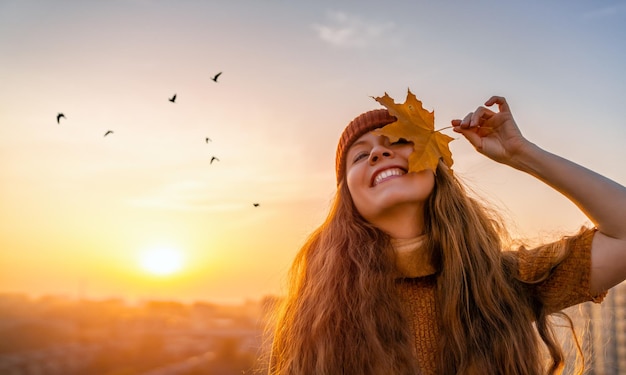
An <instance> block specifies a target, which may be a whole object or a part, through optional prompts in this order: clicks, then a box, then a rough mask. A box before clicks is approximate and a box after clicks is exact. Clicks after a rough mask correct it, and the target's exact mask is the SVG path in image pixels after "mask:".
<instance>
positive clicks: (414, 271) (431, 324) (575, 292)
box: [392, 229, 606, 375]
mask: <svg viewBox="0 0 626 375" xmlns="http://www.w3.org/2000/svg"><path fill="white" fill-rule="evenodd" d="M594 233H595V230H594V229H589V230H585V231H582V232H581V233H579V234H578V235H576V236H574V237H569V238H565V239H563V240H561V241H567V249H568V250H569V254H568V255H567V256H565V258H563V255H562V254H560V253H559V251H558V250H557V249H558V248H559V247H557V246H553V245H554V244H549V245H545V246H541V247H539V248H536V249H533V250H523V249H520V250H518V251H516V252H515V253H516V254H517V256H518V259H519V275H520V280H522V282H524V281H531V280H538V279H540V280H543V281H541V282H539V283H532V284H529V288H528V290H529V291H530V293H532V294H533V296H534V297H535V298H538V299H540V300H541V301H542V302H543V304H544V306H546V308H547V309H548V310H549V311H551V312H556V311H560V310H562V309H565V308H566V307H569V306H573V305H575V304H578V303H582V302H586V301H594V302H597V303H599V302H601V301H602V299H603V298H604V296H605V295H606V291H605V292H603V293H601V294H600V295H598V296H592V295H591V294H590V293H589V275H590V270H591V256H590V255H591V252H590V250H591V240H592V239H593V234H594ZM421 241H422V238H416V239H411V240H393V241H392V245H393V246H394V249H395V251H396V254H397V268H398V270H399V272H400V273H401V275H400V278H399V283H398V288H399V293H400V297H401V299H402V300H403V301H404V303H405V306H406V309H407V313H408V318H409V324H410V325H411V329H412V331H413V339H414V348H415V354H416V356H417V360H418V363H419V364H420V367H421V370H422V373H423V374H424V375H434V374H436V363H437V355H438V350H439V349H438V347H437V342H438V338H439V334H440V332H439V325H438V323H437V315H438V306H437V303H436V298H435V290H436V283H437V279H436V275H435V272H436V271H435V269H434V267H433V266H432V263H431V262H430V259H429V258H428V256H427V255H425V254H424V253H423V252H421V251H420V249H421V246H420V244H421ZM561 241H559V242H561ZM555 244H556V243H555ZM562 258H563V259H562ZM561 259H562V261H560V262H559V260H561Z"/></svg>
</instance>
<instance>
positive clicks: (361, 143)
mask: <svg viewBox="0 0 626 375" xmlns="http://www.w3.org/2000/svg"><path fill="white" fill-rule="evenodd" d="M366 143H367V142H366V141H364V140H361V141H356V142H354V143H353V144H352V146H350V149H348V151H350V150H352V149H354V148H356V147H357V146H361V145H364V144H366Z"/></svg>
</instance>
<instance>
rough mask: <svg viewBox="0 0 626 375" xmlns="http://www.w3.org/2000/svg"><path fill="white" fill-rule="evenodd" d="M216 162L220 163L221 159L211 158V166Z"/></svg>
mask: <svg viewBox="0 0 626 375" xmlns="http://www.w3.org/2000/svg"><path fill="white" fill-rule="evenodd" d="M214 161H220V159H218V158H216V157H215V156H213V157H211V162H210V163H209V164H213V162H214Z"/></svg>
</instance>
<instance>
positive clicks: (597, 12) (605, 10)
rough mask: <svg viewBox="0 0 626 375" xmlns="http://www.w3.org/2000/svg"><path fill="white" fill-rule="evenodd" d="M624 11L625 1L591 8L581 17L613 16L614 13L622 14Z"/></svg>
mask: <svg viewBox="0 0 626 375" xmlns="http://www.w3.org/2000/svg"><path fill="white" fill-rule="evenodd" d="M624 12H626V3H618V4H613V5H608V6H604V7H600V8H596V9H593V10H591V11H589V12H586V13H585V14H584V15H583V17H584V18H588V19H589V18H591V19H597V18H605V17H614V16H616V15H619V14H623V13H624Z"/></svg>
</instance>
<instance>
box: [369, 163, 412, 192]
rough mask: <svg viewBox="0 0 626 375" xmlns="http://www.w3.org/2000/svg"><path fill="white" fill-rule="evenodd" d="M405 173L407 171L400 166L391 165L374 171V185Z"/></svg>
mask: <svg viewBox="0 0 626 375" xmlns="http://www.w3.org/2000/svg"><path fill="white" fill-rule="evenodd" d="M405 174H406V171H405V170H404V169H403V168H400V167H390V168H385V169H382V170H380V171H378V172H376V173H374V175H373V176H372V187H374V186H376V185H378V184H380V183H382V182H385V181H388V180H390V179H393V178H396V177H400V176H403V175H405Z"/></svg>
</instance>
